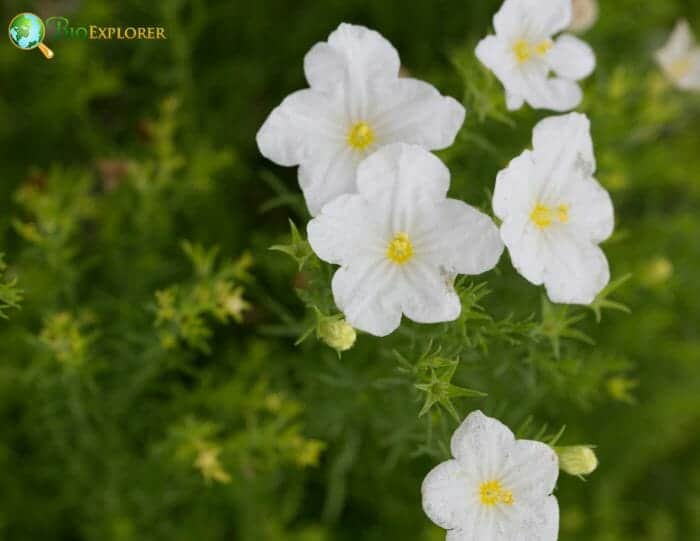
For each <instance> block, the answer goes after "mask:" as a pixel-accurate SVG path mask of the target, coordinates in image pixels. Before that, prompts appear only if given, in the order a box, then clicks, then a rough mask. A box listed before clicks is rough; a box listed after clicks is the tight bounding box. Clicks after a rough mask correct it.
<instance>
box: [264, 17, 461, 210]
mask: <svg viewBox="0 0 700 541" xmlns="http://www.w3.org/2000/svg"><path fill="white" fill-rule="evenodd" d="M399 68H400V62H399V55H398V53H397V52H396V49H394V47H393V46H392V45H391V43H389V42H388V41H387V40H386V39H385V38H383V37H382V36H381V35H380V34H378V33H377V32H375V31H373V30H369V29H367V28H365V27H363V26H355V25H350V24H341V25H340V26H339V27H338V29H337V30H335V31H334V32H333V33H332V34H331V35H330V36H329V38H328V41H327V42H321V43H317V44H316V45H314V46H313V47H312V48H311V50H310V51H309V52H308V53H307V55H306V57H305V58H304V71H305V74H306V79H307V81H308V83H309V86H310V87H311V88H308V89H305V90H300V91H298V92H295V93H293V94H291V95H290V96H288V97H287V98H286V99H285V100H284V101H283V102H282V104H281V105H280V106H279V107H277V108H276V109H275V110H273V111H272V113H271V114H270V116H269V117H268V118H267V120H266V121H265V123H264V124H263V126H262V128H260V131H259V132H258V135H257V142H258V147H259V148H260V152H261V153H262V154H263V155H264V156H265V157H267V158H269V159H270V160H272V161H273V162H275V163H277V164H279V165H285V166H293V165H299V184H300V185H301V189H302V191H303V192H304V197H305V198H306V204H307V206H308V208H309V212H311V214H312V215H314V216H315V215H316V214H318V213H319V212H320V210H321V208H322V207H323V205H324V204H325V203H328V202H329V201H332V200H333V199H334V198H335V197H337V196H338V195H341V194H344V193H353V192H355V174H356V169H357V165H358V164H359V163H360V161H362V159H363V158H365V157H366V156H368V155H369V154H371V153H372V152H374V151H375V150H377V149H379V148H381V147H382V146H384V145H387V144H390V143H395V142H403V143H412V144H417V145H420V146H422V147H424V148H426V149H428V150H438V149H442V148H446V147H448V146H450V145H451V144H452V142H453V141H454V139H455V136H456V134H457V132H458V131H459V128H460V127H461V126H462V123H463V122H464V114H465V113H464V107H462V105H461V104H459V103H458V102H457V101H456V100H454V99H453V98H449V97H444V96H442V95H441V94H440V93H439V92H438V91H437V90H436V89H435V88H434V87H432V86H431V85H429V84H427V83H424V82H422V81H418V80H415V79H410V78H399Z"/></svg>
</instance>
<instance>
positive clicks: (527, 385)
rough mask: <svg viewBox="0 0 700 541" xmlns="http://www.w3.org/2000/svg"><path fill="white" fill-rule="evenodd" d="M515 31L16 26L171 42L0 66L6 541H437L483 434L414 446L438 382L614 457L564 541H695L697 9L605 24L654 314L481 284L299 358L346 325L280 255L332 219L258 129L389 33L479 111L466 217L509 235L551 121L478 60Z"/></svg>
mask: <svg viewBox="0 0 700 541" xmlns="http://www.w3.org/2000/svg"><path fill="white" fill-rule="evenodd" d="M499 5H500V1H498V0H472V1H465V0H459V1H457V0H454V1H453V0H449V1H448V0H432V1H420V2H403V1H390V0H374V1H372V2H369V1H356V0H343V1H337V0H329V1H324V2H311V1H299V2H290V1H282V0H278V1H274V0H260V1H255V2H243V1H238V0H235V1H228V2H213V1H209V2H205V1H198V0H161V1H159V2H145V1H136V0H121V1H119V2H110V1H107V0H90V1H89V2H88V1H82V2H81V1H79V0H62V1H60V0H56V1H49V0H46V1H36V2H17V1H14V0H9V1H4V2H3V5H2V7H1V8H0V14H1V15H2V20H5V21H7V22H9V20H10V19H11V17H12V16H13V15H15V14H16V13H19V12H21V11H33V12H36V13H37V14H39V15H40V16H42V17H44V18H46V17H49V16H53V15H63V16H66V17H68V18H69V19H70V20H71V22H72V23H74V24H76V25H77V24H83V25H87V24H99V25H105V26H117V25H123V26H128V25H153V26H163V27H165V28H166V31H167V35H168V38H169V39H168V40H167V41H149V42H138V41H132V42H123V41H122V42H117V41H111V42H104V41H102V42H95V41H78V40H72V41H66V40H64V41H58V40H55V39H54V40H52V36H51V35H50V34H49V36H48V38H47V44H48V45H49V46H51V47H52V48H53V49H54V51H55V53H56V57H55V58H54V59H53V60H52V61H47V60H45V59H44V58H43V57H42V55H41V54H40V53H39V52H38V51H31V52H21V51H19V50H17V49H16V48H14V47H12V45H11V44H10V43H9V41H7V40H6V41H5V44H4V45H3V46H0V118H1V119H2V121H0V152H2V159H0V167H1V169H0V251H1V252H3V253H4V254H5V256H4V258H5V262H6V263H7V265H8V268H7V269H6V270H5V272H4V275H3V282H7V281H10V280H12V279H13V278H17V280H18V282H17V285H18V287H19V288H21V289H22V290H23V296H24V299H23V300H22V302H21V309H19V310H17V309H12V308H7V309H5V310H3V312H5V314H6V315H7V316H8V317H9V319H7V320H0V343H1V344H2V345H3V355H2V360H1V362H0V472H2V473H0V539H7V540H12V541H24V540H61V541H69V540H70V541H73V540H99V541H110V540H114V541H126V540H168V541H179V540H182V541H184V540H188V541H191V540H193V539H197V540H223V539H236V540H289V541H325V540H333V541H335V540H350V539H358V538H359V539H363V540H368V541H372V540H379V539H402V540H403V539H417V540H424V541H429V540H438V539H442V538H443V537H444V532H442V531H441V530H440V529H438V528H436V527H434V526H433V525H431V524H430V522H429V521H428V519H427V518H426V517H425V516H424V514H423V512H422V510H421V506H420V483H421V481H422V479H423V476H424V475H425V473H426V472H427V471H428V470H429V469H430V468H431V467H432V466H434V465H435V464H437V463H438V462H439V461H441V460H444V459H445V458H446V456H447V450H446V442H447V441H448V439H449V435H450V433H451V432H452V430H454V428H455V427H456V426H457V421H456V420H455V419H454V418H453V417H452V416H451V415H450V414H449V411H448V410H447V409H446V408H445V407H443V406H444V404H439V403H438V404H435V406H434V407H432V408H431V409H430V410H429V411H428V413H427V414H424V415H422V416H420V417H419V412H420V411H421V409H422V407H423V404H424V402H425V400H426V392H425V387H423V389H421V388H420V387H416V385H421V384H424V383H425V382H426V378H428V376H429V375H430V373H431V370H430V369H429V368H428V369H426V367H425V366H426V365H425V361H426V359H427V360H428V361H430V360H431V359H434V358H436V357H440V356H442V357H444V358H449V359H452V360H457V361H459V362H458V363H457V369H456V372H455V374H454V380H453V381H452V382H453V383H455V384H459V385H460V386H464V387H469V388H474V389H478V390H480V391H484V392H487V393H488V397H485V398H479V399H474V398H455V399H454V400H453V401H452V403H453V405H454V407H455V409H456V411H457V412H458V415H459V416H460V417H464V416H465V415H466V414H467V413H468V412H469V411H471V410H473V409H476V408H480V409H483V410H484V411H485V412H487V413H489V414H492V415H497V416H498V417H499V418H501V419H502V420H503V421H504V422H506V423H508V424H509V425H510V426H512V427H513V428H516V427H518V426H520V427H521V430H520V433H521V434H524V435H527V434H528V432H530V433H531V432H532V431H533V430H535V427H536V428H537V429H539V427H542V426H543V425H546V430H545V432H550V433H553V432H557V431H558V430H559V428H560V427H562V426H564V425H566V427H567V429H566V431H565V432H564V435H563V436H562V440H561V442H562V443H591V444H595V445H597V446H598V447H597V453H598V456H599V458H600V462H601V465H600V467H599V469H598V470H597V471H596V472H595V473H594V474H593V475H592V476H590V477H589V478H588V479H587V481H586V482H582V481H581V480H579V479H577V478H574V477H568V476H566V475H564V474H562V476H561V478H560V481H559V485H558V489H557V495H558V498H559V502H560V508H561V532H560V539H562V540H564V541H575V540H587V541H617V540H631V539H634V540H645V541H670V540H675V539H677V540H682V541H688V540H692V539H700V467H698V456H699V455H700V336H699V335H698V327H699V326H700V285H698V269H699V268H700V242H699V241H698V232H699V231H700V212H698V210H699V203H700V154H699V152H698V150H699V149H700V122H699V121H700V98H699V97H698V95H697V94H696V95H692V94H688V93H681V92H679V91H677V90H674V89H673V88H672V87H671V86H670V85H669V84H668V83H667V82H666V81H665V80H664V78H663V76H662V75H661V74H660V72H659V70H658V68H657V67H656V65H655V64H654V62H653V57H652V53H653V51H654V50H655V49H656V48H658V47H659V46H660V45H661V44H662V43H663V42H664V41H665V39H666V37H667V35H668V33H669V32H670V31H671V29H672V28H673V25H674V24H675V22H676V20H677V19H678V18H680V17H686V18H688V19H689V21H690V22H691V25H692V26H693V27H694V28H695V29H696V30H698V31H700V2H698V1H697V0H648V1H645V2H639V1H638V0H603V1H602V2H601V16H600V19H599V21H598V23H597V24H596V25H595V26H594V27H593V29H592V30H590V31H589V32H588V33H586V35H585V36H584V39H586V40H587V41H588V42H589V43H590V44H591V45H592V46H593V48H594V49H595V51H596V54H597V57H598V67H597V70H596V72H595V74H594V75H593V76H592V77H591V78H589V79H588V80H586V81H585V82H584V90H585V95H586V98H585V101H584V103H583V104H582V106H581V108H580V110H582V111H584V112H586V113H587V114H588V115H589V116H590V118H591V121H592V126H593V137H594V143H595V148H596V155H597V158H598V178H599V180H600V181H601V183H602V184H603V185H604V186H605V187H606V188H607V189H608V190H609V191H610V192H611V195H612V197H613V200H614V202H615V206H616V214H617V216H616V220H617V226H616V233H615V235H614V237H613V238H612V239H610V240H609V241H608V242H607V243H606V244H605V246H604V249H605V251H606V253H607V254H608V256H609V259H610V262H611V269H612V276H613V278H614V279H616V280H619V282H617V283H619V284H620V286H619V288H618V289H617V290H615V291H614V292H612V293H611V297H612V298H614V300H615V301H616V302H621V303H623V304H624V305H626V306H627V307H629V309H630V310H631V313H629V314H627V313H624V312H622V311H619V310H618V311H616V310H604V311H603V313H602V319H601V321H600V322H597V321H596V317H595V314H594V312H593V311H591V310H587V309H583V308H576V309H570V310H568V311H564V309H562V308H557V307H552V306H550V305H548V304H547V303H546V302H545V303H543V302H542V301H541V291H539V290H538V289H537V288H535V287H533V286H531V285H530V284H528V283H527V282H525V281H524V280H523V279H522V278H521V277H519V276H518V275H517V274H515V272H514V271H513V270H512V268H511V265H510V263H509V261H508V257H507V256H504V257H503V259H502V260H501V262H500V264H499V266H498V268H497V269H496V270H495V271H493V272H491V273H489V274H487V275H485V276H484V277H479V280H478V281H477V283H475V284H471V283H469V282H465V283H464V285H463V288H462V295H463V301H464V306H465V309H464V310H465V314H464V316H463V317H462V319H461V320H460V321H459V322H457V323H455V324H452V325H434V326H423V327H421V326H418V325H412V324H405V325H404V326H403V327H402V329H401V330H400V331H398V332H397V333H396V334H395V335H393V336H392V337H390V338H387V339H384V340H378V339H374V338H371V337H369V336H364V335H362V336H359V337H358V341H357V344H356V346H355V347H354V348H353V349H352V350H351V351H349V352H347V353H344V354H343V355H342V358H340V359H339V358H338V356H337V355H336V353H335V352H334V351H333V350H331V349H330V348H328V347H327V346H326V345H324V344H323V343H322V342H320V341H318V340H316V338H315V337H313V336H312V337H311V338H309V339H308V340H306V341H305V342H304V343H303V344H302V345H300V346H298V347H295V346H294V341H295V339H296V338H297V337H298V336H299V335H301V334H302V333H303V332H304V331H305V330H306V329H307V328H308V327H309V326H310V325H313V321H314V320H313V318H314V316H313V311H312V310H310V309H308V308H305V304H306V305H307V306H308V305H311V304H313V305H315V306H318V307H321V308H322V309H323V310H324V311H325V312H326V313H327V314H330V313H332V304H331V303H330V300H329V297H328V290H327V280H328V276H329V275H330V269H329V268H328V267H325V266H321V267H318V268H316V270H315V271H314V272H313V273H312V274H305V273H304V272H301V273H300V272H298V269H297V267H296V266H295V263H294V261H292V260H291V259H289V258H286V257H285V256H284V254H281V253H279V252H273V251H269V250H268V248H269V247H270V246H271V245H273V244H281V243H282V244H284V243H288V242H289V226H288V219H290V218H291V219H293V220H294V221H295V222H296V223H297V224H298V225H299V226H300V229H301V230H302V231H303V226H304V224H305V222H306V220H307V219H308V216H306V215H305V210H304V208H303V201H302V199H301V196H300V194H299V191H298V189H297V186H296V175H295V171H294V170H293V169H283V168H279V167H277V166H275V165H273V164H271V163H269V162H267V161H265V160H264V159H263V158H262V157H261V156H260V155H259V154H258V152H257V149H256V146H255V141H254V137H255V133H256V131H257V129H258V128H259V126H260V125H261V123H262V122H263V120H264V119H265V117H266V116H267V114H268V113H269V112H270V110H271V109H272V108H273V107H274V106H276V105H277V104H278V103H279V102H280V101H281V100H282V99H283V98H284V97H285V96H286V95H287V94H289V93H290V92H292V91H294V90H296V89H298V88H302V87H304V86H305V81H304V79H303V71H302V59H303V56H304V54H305V53H306V51H307V50H308V49H309V48H310V47H311V46H312V45H313V44H314V43H315V42H317V41H321V40H325V39H326V37H327V36H328V34H329V33H330V32H331V31H332V30H333V29H334V28H335V27H336V26H337V25H338V24H339V23H340V22H341V21H346V22H353V23H358V24H364V25H366V26H369V27H371V28H374V29H376V30H378V31H379V32H381V33H382V34H383V35H384V36H386V37H387V38H388V39H389V40H390V41H391V42H392V43H393V44H394V45H395V46H396V47H397V49H398V50H399V52H400V55H401V58H402V62H403V64H404V67H405V69H406V70H408V72H409V73H410V74H411V75H412V76H415V77H417V78H420V79H425V80H427V81H429V82H431V83H433V84H435V85H436V86H437V87H438V88H439V89H440V90H441V91H442V92H443V93H445V94H449V95H453V96H455V97H457V98H458V99H463V100H464V102H465V105H466V106H467V109H468V119H467V122H466V123H465V126H464V128H463V130H462V131H461V133H460V135H459V137H458V140H457V142H456V143H455V145H454V146H453V147H451V148H450V149H449V150H447V151H444V152H442V153H440V155H441V157H442V158H443V159H445V160H446V162H447V163H448V165H449V167H450V169H451V171H452V175H453V181H452V187H451V192H450V194H451V196H452V197H459V198H462V199H464V200H466V201H468V202H470V203H471V204H474V205H477V206H481V207H482V208H484V209H487V210H490V209H489V199H490V190H491V189H492V187H493V183H494V179H495V176H496V173H497V172H498V171H499V170H500V169H501V168H503V167H504V166H505V165H506V164H507V163H508V161H509V160H510V159H511V158H513V157H514V156H515V155H517V154H518V153H520V152H521V150H522V149H523V148H525V147H526V146H528V145H529V144H530V134H531V129H532V127H533V125H534V124H535V122H536V121H537V120H538V119H540V118H542V117H544V116H546V113H545V112H534V111H531V110H529V109H523V110H521V111H519V112H517V113H514V114H508V113H506V111H505V108H504V104H503V97H502V90H501V87H500V85H498V83H497V82H495V81H494V80H493V78H491V77H490V76H489V75H488V74H487V73H486V72H484V70H482V69H481V68H480V67H479V66H478V65H477V62H476V60H475V58H474V56H473V48H474V46H475V44H476V42H477V41H478V39H480V38H481V37H483V36H484V35H485V34H486V33H487V32H488V31H489V28H490V24H491V22H490V21H491V16H492V15H493V13H494V12H495V11H496V10H497V8H498V6H499ZM215 247H218V254H215V253H214V252H213V251H212V250H213V249H214V248H215ZM628 275H631V276H630V277H629V278H628V279H627V280H626V281H623V279H624V278H625V277H626V276H628ZM483 282H486V284H487V285H483ZM480 284H481V285H480ZM295 287H296V288H297V291H298V292H299V293H301V300H300V296H299V295H297V294H296V293H295ZM486 289H488V290H489V291H490V293H489V294H487V295H484V294H485V293H486ZM243 299H244V300H243ZM242 303H249V304H250V307H249V309H247V310H245V311H244V312H243V313H242V314H241V310H240V309H241V307H242V306H245V305H244V304H242ZM431 341H432V342H431ZM591 342H595V345H592V343H591ZM438 344H440V345H442V348H443V349H442V350H441V352H440V353H437V352H436V349H437V345H438ZM553 346H556V347H553ZM426 352H427V354H426ZM428 398H429V397H428ZM528 420H529V421H528ZM535 431H536V430H535Z"/></svg>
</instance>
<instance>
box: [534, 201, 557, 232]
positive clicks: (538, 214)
mask: <svg viewBox="0 0 700 541" xmlns="http://www.w3.org/2000/svg"><path fill="white" fill-rule="evenodd" d="M530 220H532V223H534V224H535V226H536V227H538V228H539V229H546V228H547V227H549V226H550V225H552V209H550V208H549V207H548V206H547V205H543V204H542V203H537V204H536V205H535V208H534V209H532V212H531V213H530Z"/></svg>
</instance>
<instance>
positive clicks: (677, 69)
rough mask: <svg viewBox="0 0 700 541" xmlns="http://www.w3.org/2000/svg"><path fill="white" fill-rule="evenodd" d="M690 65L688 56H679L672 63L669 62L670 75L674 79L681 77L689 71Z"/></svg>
mask: <svg viewBox="0 0 700 541" xmlns="http://www.w3.org/2000/svg"><path fill="white" fill-rule="evenodd" d="M690 66H691V64H690V58H689V57H687V56H686V57H683V58H679V59H678V60H676V61H675V62H674V63H673V64H671V67H670V68H669V71H670V73H671V77H673V78H674V79H681V78H683V77H685V76H686V75H688V72H689V71H690Z"/></svg>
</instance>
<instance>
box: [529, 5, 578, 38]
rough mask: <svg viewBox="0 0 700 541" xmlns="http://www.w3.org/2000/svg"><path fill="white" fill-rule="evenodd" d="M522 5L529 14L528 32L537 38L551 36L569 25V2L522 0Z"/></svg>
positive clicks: (571, 14)
mask: <svg viewBox="0 0 700 541" xmlns="http://www.w3.org/2000/svg"><path fill="white" fill-rule="evenodd" d="M523 5H524V7H525V11H526V13H528V14H530V32H532V33H533V34H534V35H536V36H538V37H540V36H541V37H543V38H544V37H549V36H552V35H554V34H557V33H559V32H561V31H562V30H564V29H565V28H567V27H568V26H569V25H570V24H571V19H572V17H573V10H572V7H571V0H547V1H546V2H543V1H542V0H523Z"/></svg>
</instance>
